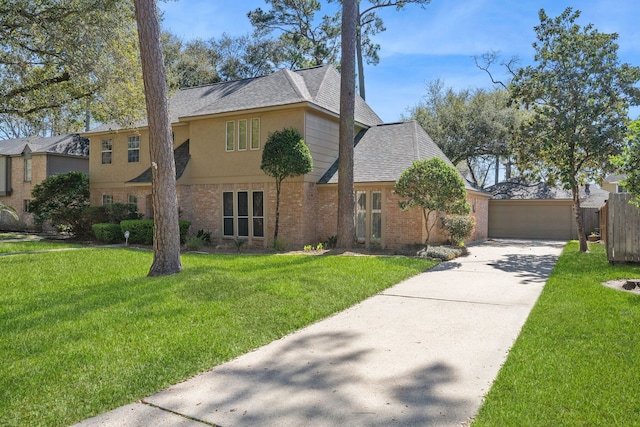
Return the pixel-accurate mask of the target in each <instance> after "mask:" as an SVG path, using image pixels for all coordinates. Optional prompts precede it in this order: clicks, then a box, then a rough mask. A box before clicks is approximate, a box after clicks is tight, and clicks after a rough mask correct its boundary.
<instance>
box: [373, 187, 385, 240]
mask: <svg viewBox="0 0 640 427" xmlns="http://www.w3.org/2000/svg"><path fill="white" fill-rule="evenodd" d="M381 238H382V192H381V191H372V192H371V240H374V241H377V240H380V239H381Z"/></svg>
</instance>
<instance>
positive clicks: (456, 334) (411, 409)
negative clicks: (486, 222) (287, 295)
mask: <svg viewBox="0 0 640 427" xmlns="http://www.w3.org/2000/svg"><path fill="white" fill-rule="evenodd" d="M563 246H564V242H549V241H516V240H495V241H488V242H485V243H483V244H481V245H475V246H471V247H470V248H469V252H470V254H469V255H468V256H466V257H462V258H458V259H456V260H453V261H451V262H446V263H442V264H440V265H439V266H437V267H436V268H434V269H432V270H430V271H428V272H425V273H422V274H420V275H418V276H415V277H413V278H411V279H409V280H406V281H404V282H402V283H400V284H398V285H396V286H393V287H391V288H389V289H387V290H386V291H384V292H382V293H380V294H378V295H376V296H374V297H372V298H369V299H367V300H365V301H363V302H362V303H360V304H358V305H356V306H354V307H351V308H349V309H347V310H345V311H343V312H341V313H338V314H336V315H334V316H332V317H330V318H328V319H325V320H323V321H321V322H318V323H316V324H313V325H311V326H309V327H307V328H305V329H302V330H300V331H298V332H296V333H294V334H291V335H288V336H286V337H284V338H282V339H280V340H278V341H275V342H273V343H271V344H268V345H266V346H264V347H262V348H260V349H257V350H255V351H253V352H251V353H248V354H245V355H243V356H241V357H239V358H237V359H235V360H233V361H230V362H228V363H225V364H223V365H220V366H217V367H215V368H213V369H212V370H210V371H208V372H205V373H203V374H201V375H198V376H196V377H194V378H192V379H190V380H188V381H185V382H183V383H180V384H176V385H174V386H172V387H169V388H168V389H166V390H163V391H161V392H159V393H157V394H154V395H152V396H149V397H147V398H145V399H143V401H141V402H137V403H133V404H130V405H127V406H124V407H121V408H118V409H116V410H114V411H111V412H108V413H106V414H102V415H100V416H97V417H95V418H91V419H89V420H85V421H83V422H81V423H80V424H78V426H85V427H86V426H152V425H153V426H203V425H216V426H223V427H230V426H460V425H463V424H465V423H467V422H468V420H469V419H470V418H472V417H473V416H474V415H475V414H476V413H477V411H478V409H479V407H480V404H481V403H482V398H483V396H484V395H485V393H486V392H487V391H488V390H489V387H490V386H491V383H492V382H493V380H494V379H495V377H496V374H497V373H498V370H499V369H500V366H501V365H502V363H503V362H504V360H505V359H506V356H507V353H508V351H509V349H510V348H511V346H512V344H513V342H514V340H515V339H516V337H517V336H518V333H519V332H520V329H521V328H522V325H523V324H524V322H525V320H526V318H527V316H528V315H529V312H530V310H531V308H532V307H533V305H534V304H535V302H536V300H537V298H538V296H539V295H540V292H541V290H542V287H543V286H544V283H545V281H546V280H547V277H548V276H549V274H550V273H551V271H552V269H553V267H554V265H555V263H556V260H557V258H558V256H559V254H560V252H561V250H562V248H563Z"/></svg>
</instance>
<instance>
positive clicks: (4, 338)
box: [0, 243, 434, 426]
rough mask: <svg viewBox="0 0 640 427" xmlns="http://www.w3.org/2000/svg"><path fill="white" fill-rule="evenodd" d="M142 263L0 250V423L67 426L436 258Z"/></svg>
mask: <svg viewBox="0 0 640 427" xmlns="http://www.w3.org/2000/svg"><path fill="white" fill-rule="evenodd" d="M3 245H6V243H5V244H3ZM22 250H23V249H20V250H18V252H20V251H22ZM151 259H152V254H151V253H150V252H146V251H139V250H128V249H114V248H101V249H81V250H73V251H55V252H48V253H38V254H23V255H11V256H3V257H0V266H1V271H2V276H3V277H2V280H0V358H1V360H2V363H1V364H0V424H2V425H9V426H26V425H29V426H36V425H59V426H62V425H69V424H72V423H75V422H78V421H80V420H82V419H84V418H87V417H90V416H93V415H95V414H98V413H102V412H105V411H107V410H110V409H112V408H115V407H117V406H120V405H124V404H127V403H130V402H133V401H135V400H137V399H140V398H142V397H145V396H147V395H149V394H152V393H154V392H156V391H159V390H161V389H163V388H165V387H167V386H169V385H171V384H174V383H177V382H179V381H181V380H183V379H185V378H188V377H190V376H192V375H194V374H196V373H198V372H202V371H204V370H207V369H209V368H211V367H213V366H215V365H217V364H219V363H221V362H224V361H227V360H229V359H232V358H234V357H236V356H238V355H240V354H242V353H245V352H247V351H249V350H251V349H253V348H256V347H259V346H261V345H263V344H266V343H268V342H270V341H273V340H275V339H277V338H279V337H282V336H283V335H285V334H287V333H290V332H292V331H294V330H296V329H299V328H301V327H303V326H305V325H308V324H309V323H312V322H314V321H317V320H318V319H321V318H324V317H326V316H328V315H330V314H332V313H334V312H337V311H339V310H342V309H344V308H347V307H349V306H351V305H353V304H354V303H357V302H358V301H361V300H362V299H365V298H366V297H368V296H371V295H374V294H375V293H377V292H379V291H381V290H383V289H385V288H387V287H389V286H390V285H392V284H395V283H397V282H399V281H401V280H403V279H405V278H407V277H410V276H412V275H415V274H417V273H419V272H421V271H423V270H426V269H427V268H430V267H431V266H433V265H434V263H433V262H431V261H425V260H420V259H412V258H400V257H397V258H396V257H347V256H308V255H299V256H284V255H253V256H252V255H244V256H243V255H240V256H234V255H195V254H189V255H183V257H182V261H183V267H184V270H183V272H181V273H180V274H177V275H174V276H168V277H160V278H148V277H146V273H147V271H148V269H149V266H150V265H151Z"/></svg>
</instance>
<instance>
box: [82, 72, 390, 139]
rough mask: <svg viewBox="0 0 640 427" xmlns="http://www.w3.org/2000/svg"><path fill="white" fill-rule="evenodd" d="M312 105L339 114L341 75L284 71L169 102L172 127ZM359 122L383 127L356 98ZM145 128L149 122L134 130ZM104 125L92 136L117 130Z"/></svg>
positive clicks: (198, 91)
mask: <svg viewBox="0 0 640 427" xmlns="http://www.w3.org/2000/svg"><path fill="white" fill-rule="evenodd" d="M300 102H309V103H311V104H314V105H316V106H318V107H321V108H324V109H326V110H328V111H330V112H333V113H335V114H339V113H340V74H339V73H338V72H337V71H336V69H335V68H333V67H331V66H328V65H323V66H318V67H313V68H307V69H303V70H297V71H291V70H286V69H282V70H279V71H276V72H274V73H272V74H268V75H266V76H261V77H254V78H251V79H244V80H238V81H232V82H221V83H216V84H212V85H207V86H198V87H194V88H188V89H183V90H180V91H179V92H178V93H176V94H175V95H174V96H173V97H172V98H171V99H170V101H169V115H170V119H171V122H172V123H176V122H178V121H179V119H180V118H187V117H196V116H204V115H210V114H220V113H228V112H233V111H242V110H248V109H254V108H266V107H275V106H282V105H289V104H296V103H300ZM355 115H356V117H355V119H356V122H359V123H362V124H364V125H367V126H370V125H376V124H380V123H382V120H381V119H380V117H379V116H378V115H377V114H376V113H375V112H374V111H373V110H372V109H371V108H370V107H369V106H368V105H367V104H366V103H365V102H364V100H362V98H360V97H359V96H356V112H355ZM143 126H146V119H145V120H141V121H140V122H138V123H136V124H135V126H134V127H143ZM119 127H120V126H118V125H115V124H105V125H102V126H100V127H98V128H96V129H93V130H92V132H103V131H108V130H110V129H117V128H119Z"/></svg>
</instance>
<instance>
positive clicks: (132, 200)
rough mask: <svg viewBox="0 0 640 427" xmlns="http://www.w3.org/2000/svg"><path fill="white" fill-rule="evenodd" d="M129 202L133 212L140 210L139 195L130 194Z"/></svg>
mask: <svg viewBox="0 0 640 427" xmlns="http://www.w3.org/2000/svg"><path fill="white" fill-rule="evenodd" d="M127 204H128V205H129V206H130V207H131V210H132V211H133V212H138V196H136V195H134V194H129V195H128V196H127Z"/></svg>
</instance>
